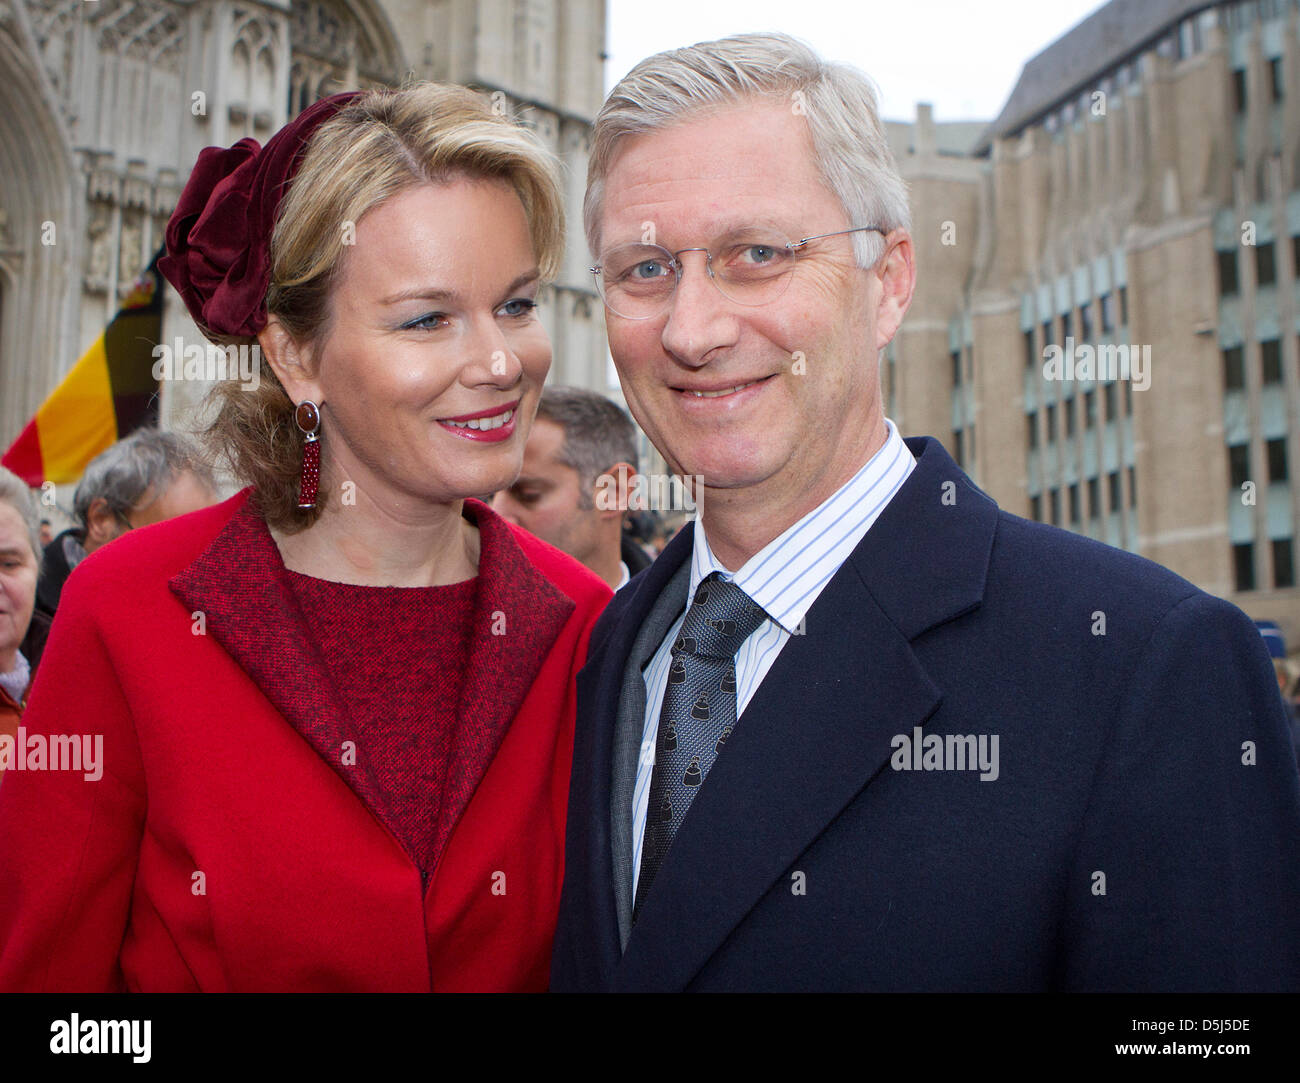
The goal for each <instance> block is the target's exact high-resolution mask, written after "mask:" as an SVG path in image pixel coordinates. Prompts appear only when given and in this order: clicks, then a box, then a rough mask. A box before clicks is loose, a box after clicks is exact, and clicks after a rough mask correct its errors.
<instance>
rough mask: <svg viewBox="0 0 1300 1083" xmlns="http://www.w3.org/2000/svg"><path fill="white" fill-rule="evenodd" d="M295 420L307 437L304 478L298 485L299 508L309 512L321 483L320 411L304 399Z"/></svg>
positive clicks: (314, 502) (313, 505) (304, 453)
mask: <svg viewBox="0 0 1300 1083" xmlns="http://www.w3.org/2000/svg"><path fill="white" fill-rule="evenodd" d="M293 419H294V421H296V422H297V423H298V428H299V429H300V430H301V431H302V432H303V433H304V434H305V435H306V437H307V442H306V443H305V444H303V446H302V476H301V479H300V481H299V484H298V507H300V508H302V509H303V510H307V509H309V508H314V507H315V506H316V487H317V485H318V484H319V483H320V440H319V438H318V437H317V436H316V434H317V433H318V432H319V431H320V409H319V408H318V407H317V405H316V404H315V403H314V402H312V401H311V399H303V400H302V402H300V403H298V408H297V409H296V410H294V412H293Z"/></svg>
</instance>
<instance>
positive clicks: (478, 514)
mask: <svg viewBox="0 0 1300 1083" xmlns="http://www.w3.org/2000/svg"><path fill="white" fill-rule="evenodd" d="M465 510H466V515H467V517H468V518H470V519H471V520H472V521H473V522H475V523H476V525H477V526H478V529H479V540H480V553H479V575H478V590H477V592H476V593H475V597H474V615H473V617H472V618H471V624H470V654H469V667H468V670H467V672H466V675H465V683H464V684H463V685H462V686H461V692H460V700H459V702H458V703H457V707H456V729H455V732H454V733H453V734H452V745H451V751H450V756H449V758H448V764H447V766H448V778H449V779H459V785H458V786H457V787H456V788H455V789H452V788H451V787H450V786H449V787H448V789H447V790H446V791H445V792H444V794H443V799H442V808H441V811H440V814H439V817H438V850H437V852H441V850H442V846H443V844H445V842H446V840H447V838H448V837H450V835H451V832H452V829H453V828H454V827H455V825H456V823H457V822H458V821H459V820H460V817H461V813H463V812H464V811H465V807H466V806H467V805H468V804H469V802H470V798H471V797H473V796H474V791H475V790H476V789H477V788H478V784H479V782H481V781H482V779H483V775H484V774H486V773H487V769H488V767H489V766H490V764H491V762H492V759H493V757H494V756H495V755H496V751H497V748H498V746H499V745H500V744H501V740H502V738H503V737H504V736H505V734H506V730H508V729H509V728H510V723H511V721H512V720H513V719H514V717H515V715H516V714H517V713H518V712H519V708H520V707H521V706H522V705H523V702H524V699H525V697H526V696H527V695H528V692H529V689H531V688H532V685H533V681H534V679H535V678H536V677H537V673H538V670H540V669H541V667H542V662H543V661H544V660H545V659H546V655H547V654H548V653H549V652H550V649H551V644H552V643H554V642H555V640H556V637H557V636H559V634H560V631H561V629H563V627H564V625H565V622H566V621H568V619H569V617H570V616H571V615H572V613H573V611H574V609H575V603H574V602H573V600H572V599H570V598H569V597H567V596H566V595H565V594H563V593H561V591H560V590H559V589H558V588H557V587H555V586H553V585H552V584H551V582H550V580H548V579H547V578H546V577H545V576H543V575H542V574H541V573H540V572H539V571H538V570H537V569H536V568H534V567H533V565H532V562H531V561H529V559H528V558H527V556H525V555H524V552H523V550H522V549H520V548H519V543H518V542H517V541H515V538H514V535H513V534H512V533H511V532H510V528H509V526H507V525H506V522H505V520H504V519H502V518H501V517H500V516H499V515H497V514H496V513H495V512H493V511H492V510H491V509H490V508H488V507H487V505H485V504H482V503H480V502H479V501H477V500H467V501H465ZM430 662H431V664H435V663H436V660H434V659H430Z"/></svg>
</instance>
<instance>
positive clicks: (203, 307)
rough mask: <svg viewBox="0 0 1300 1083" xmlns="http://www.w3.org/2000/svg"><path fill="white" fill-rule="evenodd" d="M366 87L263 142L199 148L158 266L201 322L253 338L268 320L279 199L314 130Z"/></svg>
mask: <svg viewBox="0 0 1300 1083" xmlns="http://www.w3.org/2000/svg"><path fill="white" fill-rule="evenodd" d="M359 93H361V92H360V91H355V90H353V91H348V92H346V93H343V94H334V95H331V96H330V97H328V98H322V99H321V100H320V101H318V102H316V103H315V104H314V105H311V106H308V107H307V108H306V109H304V110H303V111H302V112H301V113H299V114H298V116H297V117H295V118H294V119H293V120H292V121H290V122H289V123H288V124H286V125H285V126H284V127H283V128H281V129H280V130H279V131H278V132H276V133H275V135H273V136H272V137H271V138H270V139H269V140H268V141H267V144H266V146H264V147H263V146H259V145H258V142H257V140H256V139H241V140H240V141H239V142H238V143H236V144H235V145H234V146H233V147H229V148H226V147H205V148H204V149H203V150H202V151H200V152H199V158H198V161H197V162H196V163H195V165H194V171H193V172H192V173H191V174H190V179H189V180H188V181H187V182H186V184H185V190H184V191H183V192H182V193H181V198H180V201H179V202H178V203H177V204H176V210H175V211H173V212H172V216H171V220H170V221H169V222H168V223H167V254H166V255H165V256H163V258H162V259H160V260H159V261H158V270H160V271H161V272H162V273H163V275H164V276H165V277H166V279H167V281H168V282H170V283H171V284H172V285H173V286H175V287H176V292H177V293H179V294H180V295H181V299H182V300H183V301H184V302H185V307H186V308H188V309H189V310H190V315H191V316H193V317H194V320H195V322H196V323H197V324H198V325H199V326H200V327H202V328H205V329H206V330H209V331H212V332H215V333H217V334H222V335H249V336H252V335H256V334H257V332H258V331H260V330H261V329H262V328H263V327H265V326H266V291H267V287H268V286H269V285H270V280H271V231H272V230H273V229H274V228H275V214H276V210H277V208H278V207H279V206H280V198H281V196H282V195H283V194H284V192H285V190H286V189H287V188H288V185H289V182H290V181H291V180H292V179H293V176H294V173H295V172H296V171H297V169H298V163H299V158H300V155H301V152H302V149H303V147H304V146H305V145H306V143H307V140H308V139H310V138H311V135H312V133H313V132H314V131H315V130H316V129H317V128H319V127H320V126H321V125H322V124H323V123H324V122H325V121H327V120H329V119H330V117H332V116H334V115H335V114H336V113H337V112H338V111H339V110H340V109H342V108H343V107H344V106H345V105H347V104H348V102H350V101H351V100H352V99H353V98H355V97H356V96H357V95H358V94H359Z"/></svg>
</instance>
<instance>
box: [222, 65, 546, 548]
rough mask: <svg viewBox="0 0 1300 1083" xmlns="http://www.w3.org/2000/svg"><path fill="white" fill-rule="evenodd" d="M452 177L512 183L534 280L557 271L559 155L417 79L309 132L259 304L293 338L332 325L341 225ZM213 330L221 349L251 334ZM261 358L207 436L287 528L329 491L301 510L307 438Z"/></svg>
mask: <svg viewBox="0 0 1300 1083" xmlns="http://www.w3.org/2000/svg"><path fill="white" fill-rule="evenodd" d="M456 177H471V178H484V179H494V180H501V181H504V182H506V183H507V184H509V185H510V186H511V187H512V188H513V189H514V191H515V192H516V193H517V194H518V196H519V201H520V203H522V205H523V208H524V214H525V216H526V217H527V219H528V228H529V234H530V236H531V239H532V244H533V253H534V255H535V256H536V258H537V261H538V267H539V270H540V272H541V275H542V279H543V281H546V280H549V279H553V278H554V277H555V276H556V274H557V273H558V272H559V268H560V261H561V258H562V255H563V248H564V203H563V195H562V191H561V187H560V165H559V161H558V160H557V159H556V158H555V156H554V155H553V154H552V153H551V152H550V151H549V150H547V149H546V147H545V146H543V145H542V143H541V142H540V140H538V139H537V137H536V136H534V135H533V134H532V133H531V132H530V131H528V130H527V129H525V128H523V127H520V126H519V125H517V124H515V123H514V122H513V121H512V120H510V119H509V118H507V117H505V116H502V115H498V114H497V113H495V112H494V111H493V110H492V108H491V107H490V106H489V105H488V103H487V102H486V101H485V100H484V99H483V98H482V97H481V96H480V95H478V94H476V93H475V92H473V91H471V90H469V89H467V88H465V87H461V86H456V85H451V84H441V83H415V84H412V85H410V86H408V87H405V88H403V89H401V90H378V91H370V92H367V93H365V94H362V95H360V96H359V97H357V98H355V99H354V100H352V101H351V102H349V103H348V104H347V105H346V106H345V107H344V108H343V109H341V110H340V111H339V112H338V114H337V115H335V116H333V117H331V118H330V119H329V120H328V121H326V122H325V123H324V124H322V125H321V126H320V127H319V128H318V129H317V130H316V131H315V132H314V133H313V134H312V136H311V138H310V140H308V142H307V145H306V148H305V150H304V152H303V157H302V161H301V165H300V166H299V169H298V171H297V173H296V174H295V176H294V178H293V181H292V182H291V183H290V186H289V189H288V191H287V192H286V193H285V195H284V198H283V200H282V201H281V203H280V207H279V211H278V215H277V218H276V223H275V228H274V231H273V232H272V234H271V250H270V261H271V276H270V286H269V288H268V290H267V295H266V307H267V312H268V313H269V314H270V315H273V316H275V317H276V318H277V319H278V320H279V321H280V323H281V324H282V325H283V326H284V328H285V330H286V331H287V332H288V333H289V334H290V335H291V336H292V337H293V338H294V339H296V340H298V341H300V342H312V341H318V340H319V339H320V338H321V337H323V336H324V335H325V334H327V333H328V331H329V327H330V310H331V305H330V301H331V296H332V291H333V287H334V283H335V281H336V280H337V278H338V275H339V271H340V268H341V265H342V261H343V257H344V253H345V252H346V251H347V246H346V245H344V244H342V243H341V238H342V237H343V236H344V230H345V229H346V228H347V226H348V224H349V223H351V224H353V225H355V223H356V222H358V221H359V220H360V219H361V217H362V215H364V214H365V213H366V212H367V211H370V210H373V209H374V208H376V207H378V206H379V205H380V204H382V203H384V202H386V201H387V200H389V199H391V198H392V197H393V196H395V195H397V194H398V193H399V192H402V191H405V190H407V189H409V188H413V187H416V186H419V185H422V184H441V183H445V182H447V181H449V180H452V179H454V178H456ZM214 338H216V339H217V340H218V341H220V342H221V343H222V344H223V345H227V346H229V345H248V346H251V345H253V344H254V342H255V340H254V339H250V338H234V337H229V336H214ZM259 356H260V352H259ZM260 365H261V368H260V379H259V382H258V386H257V387H256V388H255V389H251V390H250V389H249V388H247V387H246V386H245V385H244V384H243V383H241V382H240V381H239V380H238V379H231V380H228V381H225V382H223V383H220V384H218V385H217V386H216V388H215V389H214V394H215V395H216V397H217V401H218V404H219V405H218V412H217V415H216V418H215V420H214V421H213V423H212V424H211V425H210V426H209V428H208V430H207V433H206V436H207V437H208V439H209V440H210V441H211V442H212V443H213V445H214V446H215V448H216V449H217V450H218V451H219V453H221V454H222V455H224V457H225V458H226V459H227V460H228V461H229V462H230V465H231V467H232V469H233V471H234V473H235V475H236V476H237V477H239V478H240V479H241V480H243V481H245V482H247V483H251V484H252V485H253V486H254V487H255V489H256V494H257V501H258V507H259V510H260V511H261V512H262V514H263V515H264V516H265V518H266V521H267V522H268V523H269V524H270V525H271V526H274V527H276V528H278V529H280V530H282V531H284V532H285V533H293V532H296V531H298V530H301V529H303V528H304V527H307V526H309V525H311V523H313V522H315V520H316V518H317V517H318V516H319V514H320V511H321V509H322V507H323V505H324V502H325V499H326V494H325V490H324V488H323V487H322V489H321V493H320V496H319V498H318V500H317V504H316V507H315V508H312V509H308V510H305V511H304V510H299V508H298V506H297V505H298V478H299V471H300V469H301V464H302V447H303V442H304V437H303V434H302V433H301V432H300V431H299V430H298V427H297V425H296V424H295V423H294V420H293V414H294V408H295V404H294V403H293V402H292V401H290V399H289V396H288V394H286V392H285V390H284V388H283V387H282V386H281V385H280V382H279V380H278V379H277V378H276V376H275V373H274V372H273V371H272V369H271V367H270V365H269V364H268V363H267V362H266V360H265V358H263V359H262V360H261V362H260Z"/></svg>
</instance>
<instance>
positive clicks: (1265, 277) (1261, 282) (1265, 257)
mask: <svg viewBox="0 0 1300 1083" xmlns="http://www.w3.org/2000/svg"><path fill="white" fill-rule="evenodd" d="M1276 281H1277V261H1276V259H1274V257H1273V242H1272V241H1269V242H1268V244H1257V245H1256V246H1255V284H1256V285H1258V286H1271V285H1273V284H1274V283H1275V282H1276Z"/></svg>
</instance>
